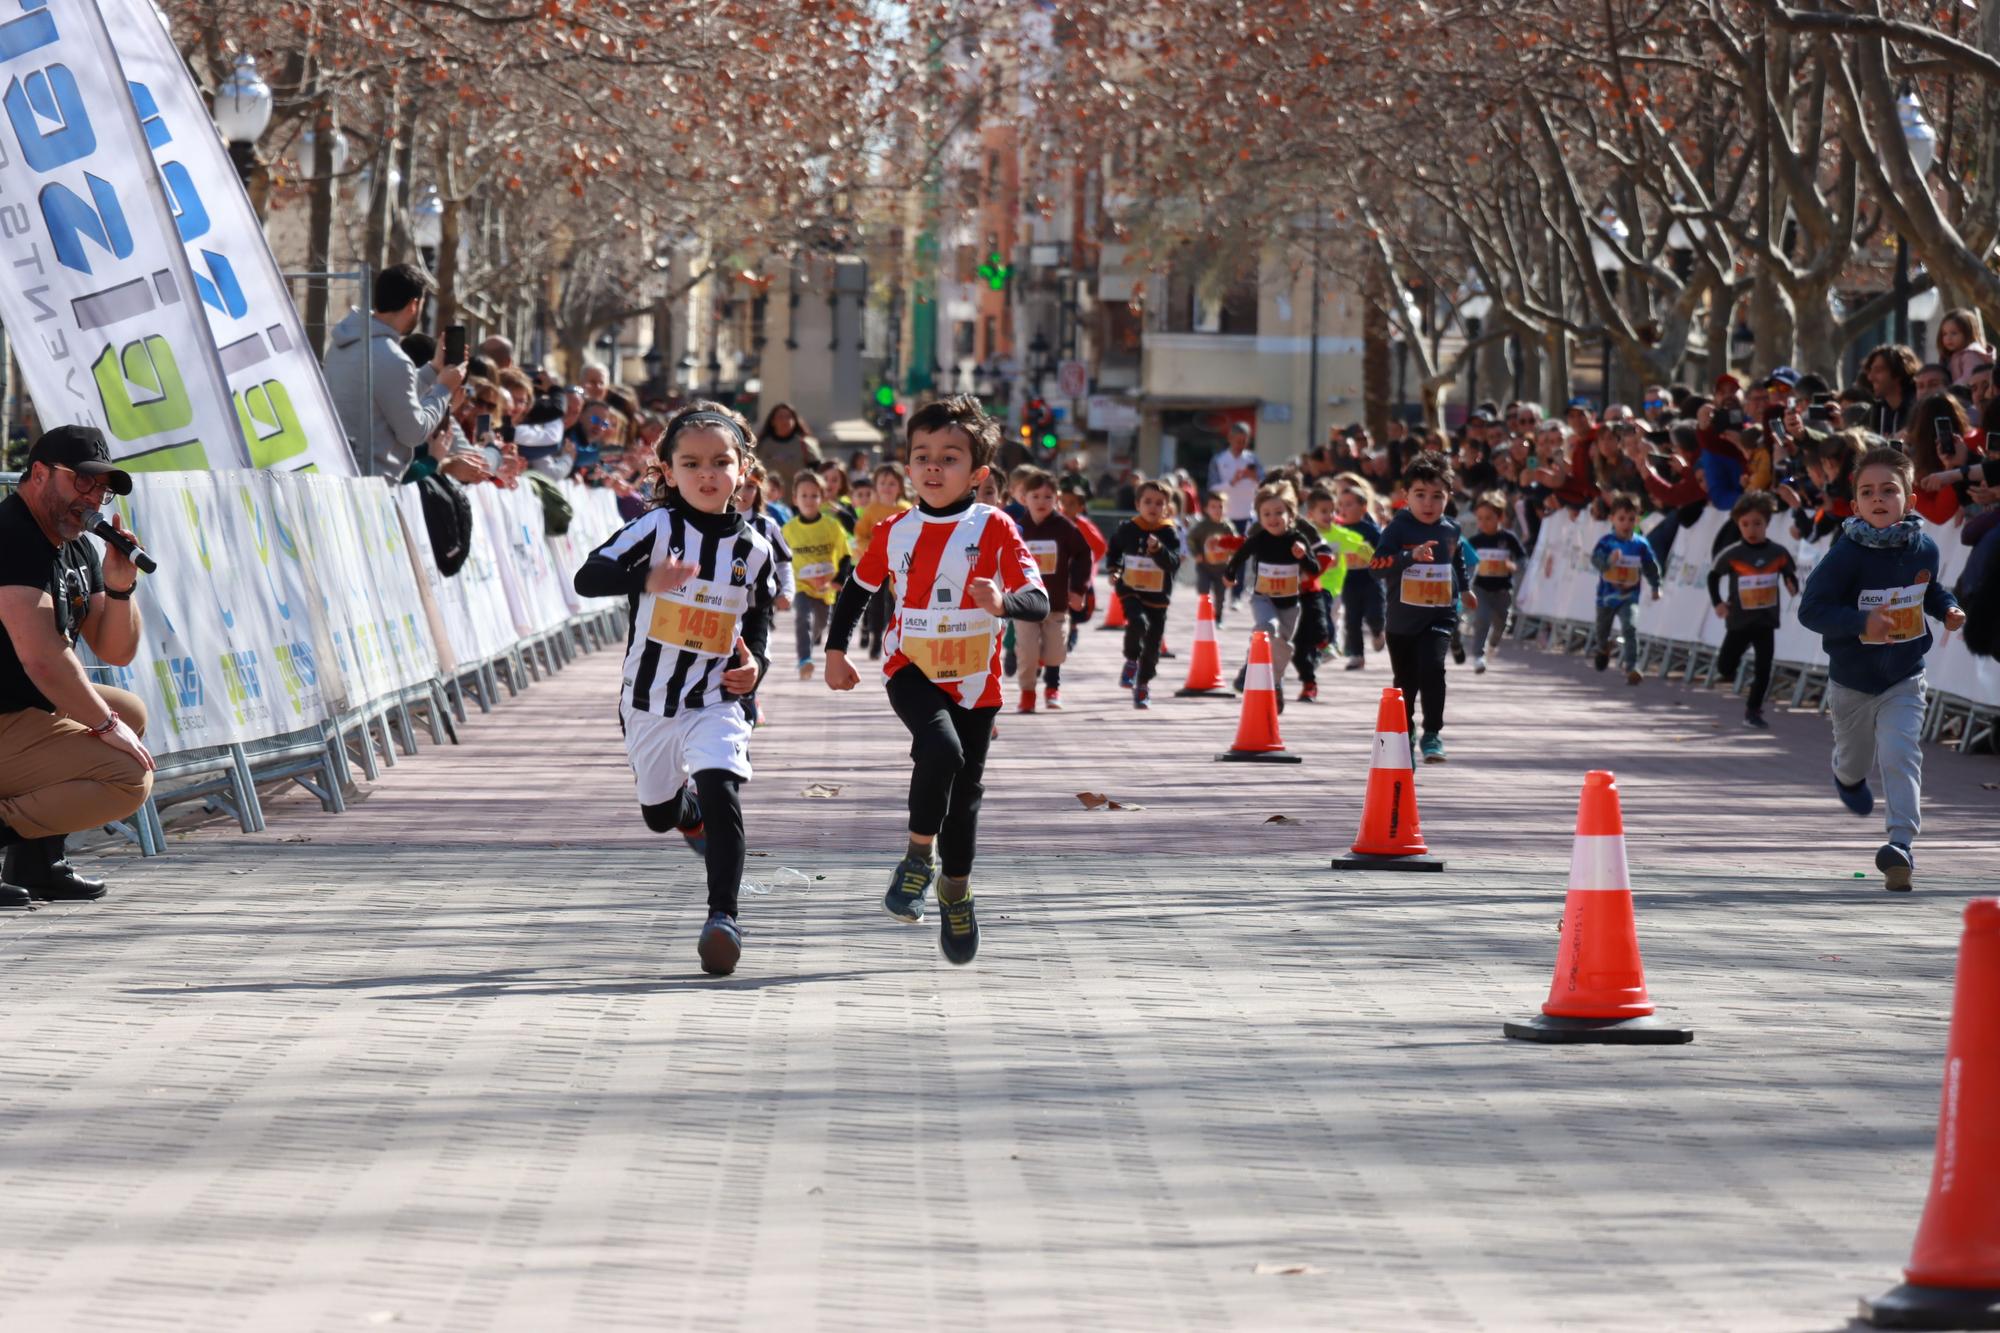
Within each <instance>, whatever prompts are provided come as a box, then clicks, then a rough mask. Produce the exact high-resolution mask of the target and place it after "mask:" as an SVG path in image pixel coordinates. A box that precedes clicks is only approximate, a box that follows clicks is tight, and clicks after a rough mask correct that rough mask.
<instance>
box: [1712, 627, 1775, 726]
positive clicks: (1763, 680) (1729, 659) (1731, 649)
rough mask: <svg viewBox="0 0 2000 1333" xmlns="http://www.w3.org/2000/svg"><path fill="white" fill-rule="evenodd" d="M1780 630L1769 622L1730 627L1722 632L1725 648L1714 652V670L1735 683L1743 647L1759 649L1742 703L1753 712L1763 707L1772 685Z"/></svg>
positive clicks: (1718, 674) (1741, 659)
mask: <svg viewBox="0 0 2000 1333" xmlns="http://www.w3.org/2000/svg"><path fill="white" fill-rule="evenodd" d="M1777 634H1778V632H1777V631H1776V630H1775V629H1773V628H1771V626H1769V625H1749V626H1746V627H1745V628H1743V629H1733V630H1730V631H1729V632H1728V633H1726V634H1724V635H1723V636H1722V651H1721V652H1719V653H1717V654H1716V655H1715V674H1716V675H1717V676H1719V677H1720V678H1721V679H1723V680H1725V681H1729V682H1731V683H1734V681H1735V680H1736V668H1737V667H1738V666H1739V665H1741V663H1742V661H1743V650H1744V649H1746V648H1748V649H1754V650H1755V651H1756V654H1757V664H1756V665H1755V666H1753V667H1751V668H1750V694H1749V697H1748V698H1746V699H1744V701H1743V706H1744V707H1745V708H1748V709H1749V710H1750V711H1751V712H1753V713H1756V712H1761V711H1762V710H1763V707H1764V695H1765V693H1766V692H1767V691H1769V690H1770V688H1771V654H1772V652H1773V651H1775V649H1776V646H1777V644H1776V641H1777Z"/></svg>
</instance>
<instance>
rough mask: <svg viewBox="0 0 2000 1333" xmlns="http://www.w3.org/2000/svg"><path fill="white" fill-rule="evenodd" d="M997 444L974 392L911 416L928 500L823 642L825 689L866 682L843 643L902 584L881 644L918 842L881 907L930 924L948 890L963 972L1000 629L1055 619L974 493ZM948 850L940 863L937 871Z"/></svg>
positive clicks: (859, 581)
mask: <svg viewBox="0 0 2000 1333" xmlns="http://www.w3.org/2000/svg"><path fill="white" fill-rule="evenodd" d="M999 445H1000V428H999V426H998V425H997V424H996V423H995V422H994V421H993V419H992V418H991V417H988V416H987V415H986V413H985V411H984V410H983V409H982V408H981V407H980V405H979V400H978V399H976V398H974V397H972V396H971V395H969V394H962V395H959V396H957V397H953V398H945V399H941V400H939V401H937V402H934V403H931V404H929V405H927V406H925V407H923V408H920V409H918V411H917V412H916V414H915V415H913V416H912V417H911V418H910V424H909V460H910V480H911V484H912V485H913V487H914V488H915V491H916V497H915V498H916V499H917V500H918V505H917V507H916V508H915V509H911V510H907V511H905V512H904V513H901V514H897V515H895V516H893V517H891V518H888V519H885V520H883V521H882V522H881V523H880V524H878V525H877V526H876V528H875V531H874V532H873V533H872V534H870V540H869V543H868V551H867V554H866V555H864V556H863V557H862V560H861V563H860V565H859V566H857V567H856V569H855V571H854V577H853V578H852V579H850V580H849V581H848V584H847V586H846V587H845V588H843V589H842V590H841V594H840V599H839V600H838V601H836V602H835V603H834V607H833V623H832V624H831V625H830V626H829V627H828V628H827V634H826V683H827V685H828V686H829V687H830V688H832V689H836V690H851V689H853V688H854V687H855V686H856V685H858V684H859V683H860V681H861V677H860V675H859V674H858V673H857V672H856V671H855V669H854V667H853V666H852V665H851V664H850V663H849V662H848V660H847V644H848V640H849V638H850V637H851V636H852V635H853V633H854V627H855V625H856V623H857V622H858V621H859V620H860V618H861V613H862V610H863V609H864V608H865V607H866V605H867V603H868V599H869V598H870V597H872V596H873V595H874V593H875V591H876V589H878V588H881V587H883V586H884V585H885V584H889V583H891V581H893V588H892V595H893V598H894V610H893V612H892V613H891V618H890V624H889V629H888V633H887V634H886V635H885V636H884V640H883V649H884V655H885V656H886V657H887V659H888V660H887V661H885V662H884V663H883V665H882V670H883V673H884V674H885V675H886V676H888V678H889V703H890V705H891V706H892V707H894V708H895V710H896V715H897V716H898V717H900V718H902V720H903V725H904V726H906V727H908V728H909V731H910V736H911V738H912V740H913V742H914V744H913V745H912V747H911V757H912V758H913V759H914V760H915V763H916V767H915V770H914V771H913V772H912V773H911V775H910V845H909V850H908V852H907V854H906V855H905V856H904V857H903V859H902V861H901V862H899V863H898V864H897V866H896V870H895V873H894V875H893V876H892V877H891V879H890V881H889V891H888V893H886V894H885V895H884V896H883V899H882V905H883V907H884V908H886V909H887V910H888V912H889V914H890V915H891V916H893V917H896V918H897V919H898V920H901V921H908V922H912V923H915V922H919V921H922V920H923V917H924V895H925V894H926V893H927V892H928V890H929V888H930V885H931V881H932V880H933V879H934V878H936V877H937V875H938V870H939V869H940V868H941V869H942V870H943V877H942V879H940V880H939V882H938V901H939V903H940V905H941V906H942V909H943V922H942V924H941V926H940V929H939V933H938V945H939V947H940V948H941V949H942V950H943V952H944V956H945V957H946V958H947V959H949V960H950V961H951V962H954V963H961V964H963V963H969V962H971V961H972V959H973V957H974V955H975V954H977V953H978V951H979V922H978V919H977V918H976V917H975V916H974V914H973V907H972V885H971V877H972V858H973V850H974V844H975V842H976V841H977V834H978V827H979V801H980V797H981V796H982V795H983V794H984V788H982V787H981V785H980V781H981V779H982V777H983V776H984V774H985V770H986V751H987V747H988V746H989V745H991V743H992V740H993V718H994V715H995V714H997V713H998V712H999V711H1000V690H1001V680H1002V677H1001V674H1000V639H1001V634H1002V631H1003V626H1002V625H1001V623H1000V622H1001V621H1003V620H1021V621H1040V620H1042V619H1044V618H1046V617H1047V615H1048V614H1049V597H1048V592H1047V590H1046V589H1045V588H1044V587H1043V586H1042V576H1041V570H1040V569H1039V568H1038V567H1037V564H1036V561H1035V557H1034V555H1033V554H1031V553H1030V552H1029V550H1028V547H1027V544H1026V543H1025V542H1024V541H1023V540H1022V537H1021V532H1020V529H1019V528H1017V527H1015V525H1014V520H1012V519H1011V518H1008V517H1007V515H1006V514H1005V513H1003V512H1001V511H1000V510H998V509H995V508H993V507H992V506H990V505H984V504H980V503H978V502H977V500H975V498H974V492H975V491H976V490H977V489H978V486H979V483H980V482H981V481H982V480H984V479H985V476H986V473H987V470H988V468H989V467H990V465H991V464H992V461H993V455H994V453H995V452H996V451H997V450H998V448H999ZM934 844H935V845H936V846H937V848H938V854H939V858H940V860H941V862H942V865H941V867H940V866H939V865H937V864H936V863H934V862H933V860H932V853H931V848H932V846H933V845H934Z"/></svg>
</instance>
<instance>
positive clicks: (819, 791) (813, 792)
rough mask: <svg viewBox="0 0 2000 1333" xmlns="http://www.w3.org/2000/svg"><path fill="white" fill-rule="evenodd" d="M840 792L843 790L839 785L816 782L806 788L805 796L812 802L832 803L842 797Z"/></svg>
mask: <svg viewBox="0 0 2000 1333" xmlns="http://www.w3.org/2000/svg"><path fill="white" fill-rule="evenodd" d="M840 792H841V788H840V785H839V784H838V783H834V782H815V783H813V784H811V785H810V786H808V787H807V788H806V790H805V796H806V799H807V800H811V801H830V800H832V799H833V798H834V797H836V796H838V795H840Z"/></svg>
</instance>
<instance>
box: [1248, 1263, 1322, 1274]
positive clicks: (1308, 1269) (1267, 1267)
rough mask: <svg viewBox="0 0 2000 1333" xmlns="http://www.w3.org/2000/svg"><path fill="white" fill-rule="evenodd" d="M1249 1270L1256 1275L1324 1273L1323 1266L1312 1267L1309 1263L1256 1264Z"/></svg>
mask: <svg viewBox="0 0 2000 1333" xmlns="http://www.w3.org/2000/svg"><path fill="white" fill-rule="evenodd" d="M1250 1271H1251V1272H1252V1273H1253V1274H1255V1275H1256V1276H1258V1277H1306V1276H1309V1275H1311V1274H1313V1273H1324V1272H1325V1271H1326V1270H1325V1269H1324V1268H1314V1267H1313V1266H1312V1265H1311V1264H1262V1263H1260V1264H1257V1265H1254V1266H1253V1267H1252V1268H1251V1269H1250Z"/></svg>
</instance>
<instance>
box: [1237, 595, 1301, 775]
mask: <svg viewBox="0 0 2000 1333" xmlns="http://www.w3.org/2000/svg"><path fill="white" fill-rule="evenodd" d="M1215 757H1216V758H1217V759H1219V760H1221V761H1223V762H1225V763H1237V764H1302V763H1304V762H1305V761H1304V760H1303V759H1301V758H1300V757H1299V756H1298V755H1295V754H1286V753H1285V743H1284V741H1282V740H1280V739H1279V738H1278V690H1277V687H1276V685H1275V684H1274V683H1273V681H1272V677H1271V636H1270V635H1269V634H1266V633H1265V632H1264V631H1263V630H1261V629H1260V630H1258V631H1257V632H1256V633H1254V634H1252V635H1251V636H1250V662H1249V665H1248V666H1246V667H1244V668H1243V716H1242V719H1241V720H1240V721H1238V722H1237V724H1236V743H1235V744H1234V745H1231V746H1230V747H1229V750H1228V752H1227V753H1226V754H1219V755H1217V756H1215Z"/></svg>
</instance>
